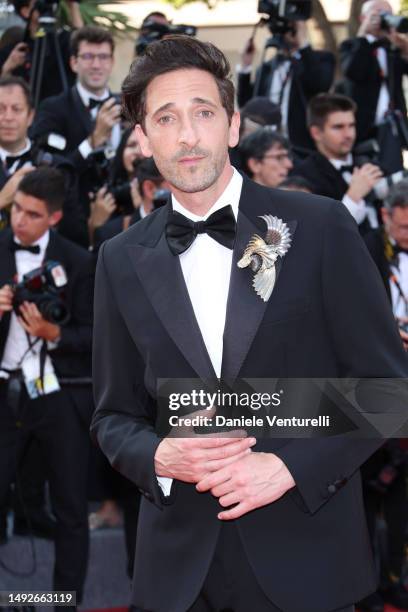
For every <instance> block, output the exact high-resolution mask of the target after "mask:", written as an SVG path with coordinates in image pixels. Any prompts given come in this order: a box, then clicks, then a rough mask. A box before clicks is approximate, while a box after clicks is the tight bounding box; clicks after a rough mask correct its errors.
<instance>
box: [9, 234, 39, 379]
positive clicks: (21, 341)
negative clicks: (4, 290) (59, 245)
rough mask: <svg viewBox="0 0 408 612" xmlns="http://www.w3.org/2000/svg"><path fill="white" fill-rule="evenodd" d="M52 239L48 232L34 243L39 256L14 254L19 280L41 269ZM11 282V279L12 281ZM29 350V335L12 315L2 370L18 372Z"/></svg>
mask: <svg viewBox="0 0 408 612" xmlns="http://www.w3.org/2000/svg"><path fill="white" fill-rule="evenodd" d="M49 239H50V232H49V230H47V231H46V232H45V234H43V235H42V236H41V238H39V239H38V240H37V242H34V243H33V246H34V245H38V246H39V247H40V252H39V253H38V254H35V253H30V252H29V251H16V252H15V254H14V257H15V261H16V270H17V280H18V282H20V281H21V280H22V278H23V276H24V274H27V273H28V272H31V271H32V270H35V268H39V267H40V266H41V265H42V263H43V261H44V258H45V251H46V249H47V246H48V242H49ZM14 240H15V242H17V243H19V244H20V241H19V240H18V238H14ZM10 280H11V279H10ZM35 340H36V338H34V337H33V336H31V338H30V341H31V342H34V341H35ZM28 348H29V344H28V340H27V334H26V332H25V330H24V329H23V328H22V327H21V325H20V323H19V322H18V320H17V316H16V314H15V313H14V312H12V313H11V318H10V327H9V333H8V336H7V341H6V345H5V347H4V353H3V359H2V361H1V366H0V370H1V369H5V370H16V369H18V368H20V366H21V360H22V358H23V356H24V355H25V354H26V353H27V351H28Z"/></svg>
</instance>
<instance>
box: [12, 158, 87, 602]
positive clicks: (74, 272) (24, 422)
mask: <svg viewBox="0 0 408 612" xmlns="http://www.w3.org/2000/svg"><path fill="white" fill-rule="evenodd" d="M63 197H64V178H63V176H62V175H61V173H60V172H59V171H58V170H55V169H52V168H41V169H38V170H35V171H33V172H32V173H30V174H28V175H26V176H25V177H24V178H23V180H22V181H21V183H20V185H19V189H18V191H17V193H16V195H15V197H14V202H13V206H12V211H11V229H6V230H3V231H2V232H1V233H0V287H1V289H0V316H1V318H0V405H1V411H0V421H1V425H0V464H1V466H2V469H1V472H0V507H3V505H4V501H5V495H6V494H7V491H8V488H9V485H10V483H11V482H13V481H15V480H16V478H17V483H18V466H19V463H20V461H21V460H22V459H23V457H24V450H25V448H26V447H27V445H28V443H29V442H30V440H31V439H32V438H33V437H34V438H35V439H36V441H37V442H38V444H39V445H40V447H41V451H42V453H43V456H44V458H45V461H46V465H47V468H48V469H47V472H48V473H47V474H46V478H47V479H48V481H49V487H50V500H51V506H52V511H53V513H54V515H55V518H56V535H55V565H54V576H53V585H54V586H53V588H54V589H56V590H62V591H64V590H66V591H76V594H77V600H78V602H79V601H80V600H81V596H82V589H83V584H84V580H85V574H86V568H87V559H88V514H87V464H88V454H89V449H90V444H89V435H88V433H87V430H88V428H89V423H90V418H91V413H92V395H91V386H90V376H91V353H90V348H91V337H92V297H93V268H94V264H93V257H92V256H91V255H90V254H89V253H87V252H86V251H85V250H84V249H82V248H81V247H78V246H77V245H75V244H74V243H72V242H70V241H68V240H66V239H65V238H63V237H61V236H59V235H58V234H57V233H55V232H54V231H53V227H55V225H56V224H57V223H58V221H59V219H60V217H61V216H62V200H63ZM47 261H54V262H58V263H59V264H61V265H62V266H63V267H64V269H65V273H66V276H67V279H68V281H67V284H66V286H64V297H63V299H64V302H65V306H66V308H67V309H68V311H69V320H68V322H66V321H62V320H61V324H60V323H59V322H55V320H54V321H51V320H50V317H49V316H47V315H46V314H45V311H44V310H42V308H41V307H40V306H38V307H37V305H36V303H35V302H34V301H33V300H30V297H29V296H26V298H25V299H24V301H22V303H21V305H20V306H19V307H18V308H17V309H14V305H13V304H14V300H15V299H16V293H15V289H14V288H13V287H12V285H11V282H12V281H13V282H14V281H15V280H18V281H19V282H20V281H21V280H22V276H23V275H24V274H27V273H29V272H31V271H32V270H34V269H37V268H39V267H40V266H41V265H42V264H43V263H44V262H47ZM57 272H58V275H57V276H54V275H53V277H54V279H55V282H56V285H57V286H59V287H62V286H63V282H62V281H63V276H64V275H63V274H62V273H61V270H56V271H55V272H54V274H57ZM60 281H61V282H60ZM17 295H18V294H17ZM17 425H18V427H17ZM16 470H17V472H16ZM16 473H17V477H16ZM17 486H18V485H17Z"/></svg>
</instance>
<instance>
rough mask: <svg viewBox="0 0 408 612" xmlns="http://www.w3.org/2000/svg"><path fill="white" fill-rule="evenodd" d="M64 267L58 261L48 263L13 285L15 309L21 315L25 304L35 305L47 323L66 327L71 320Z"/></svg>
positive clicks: (25, 275)
mask: <svg viewBox="0 0 408 612" xmlns="http://www.w3.org/2000/svg"><path fill="white" fill-rule="evenodd" d="M67 282H68V280H67V275H66V273H65V269H64V267H63V266H62V265H61V264H60V263H58V262H56V261H46V262H45V263H44V264H43V265H42V266H40V267H39V268H36V269H35V270H32V271H31V272H28V274H24V276H23V280H22V281H21V282H20V283H12V285H11V287H12V289H13V292H14V296H13V308H14V311H15V312H16V314H18V315H20V312H19V308H20V306H21V305H22V304H23V303H24V302H31V303H33V304H35V305H36V306H37V308H38V310H39V311H40V313H41V314H42V316H43V317H44V319H46V320H47V321H50V322H51V323H54V324H55V325H64V324H65V323H66V322H67V321H68V319H69V311H68V308H67V305H66V303H65V298H64V288H65V286H66V285H67Z"/></svg>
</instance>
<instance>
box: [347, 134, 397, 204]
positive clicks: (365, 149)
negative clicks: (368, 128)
mask: <svg viewBox="0 0 408 612" xmlns="http://www.w3.org/2000/svg"><path fill="white" fill-rule="evenodd" d="M379 155H380V146H379V144H378V142H377V140H376V139H375V138H371V139H370V140H365V141H364V142H361V143H360V144H358V145H357V146H356V148H355V149H354V162H355V165H356V166H359V167H361V166H363V165H364V164H374V165H376V166H380V161H379ZM407 177H408V170H399V171H398V172H394V173H393V174H390V175H389V176H384V177H383V178H381V179H380V180H379V181H378V182H377V183H376V184H375V185H374V189H373V193H374V197H375V198H377V199H378V200H385V198H387V197H388V195H389V193H390V190H391V188H392V187H393V186H394V185H397V183H399V182H400V181H402V180H403V179H405V178H407Z"/></svg>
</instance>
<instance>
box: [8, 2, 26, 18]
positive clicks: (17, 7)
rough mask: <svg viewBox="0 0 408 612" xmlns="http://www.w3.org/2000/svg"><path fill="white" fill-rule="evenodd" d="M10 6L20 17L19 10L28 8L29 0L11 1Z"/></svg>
mask: <svg viewBox="0 0 408 612" xmlns="http://www.w3.org/2000/svg"><path fill="white" fill-rule="evenodd" d="M11 4H12V5H13V7H14V10H15V12H16V13H17V15H20V13H21V9H22V8H24V7H25V6H29V4H30V0H12V2H11Z"/></svg>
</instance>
